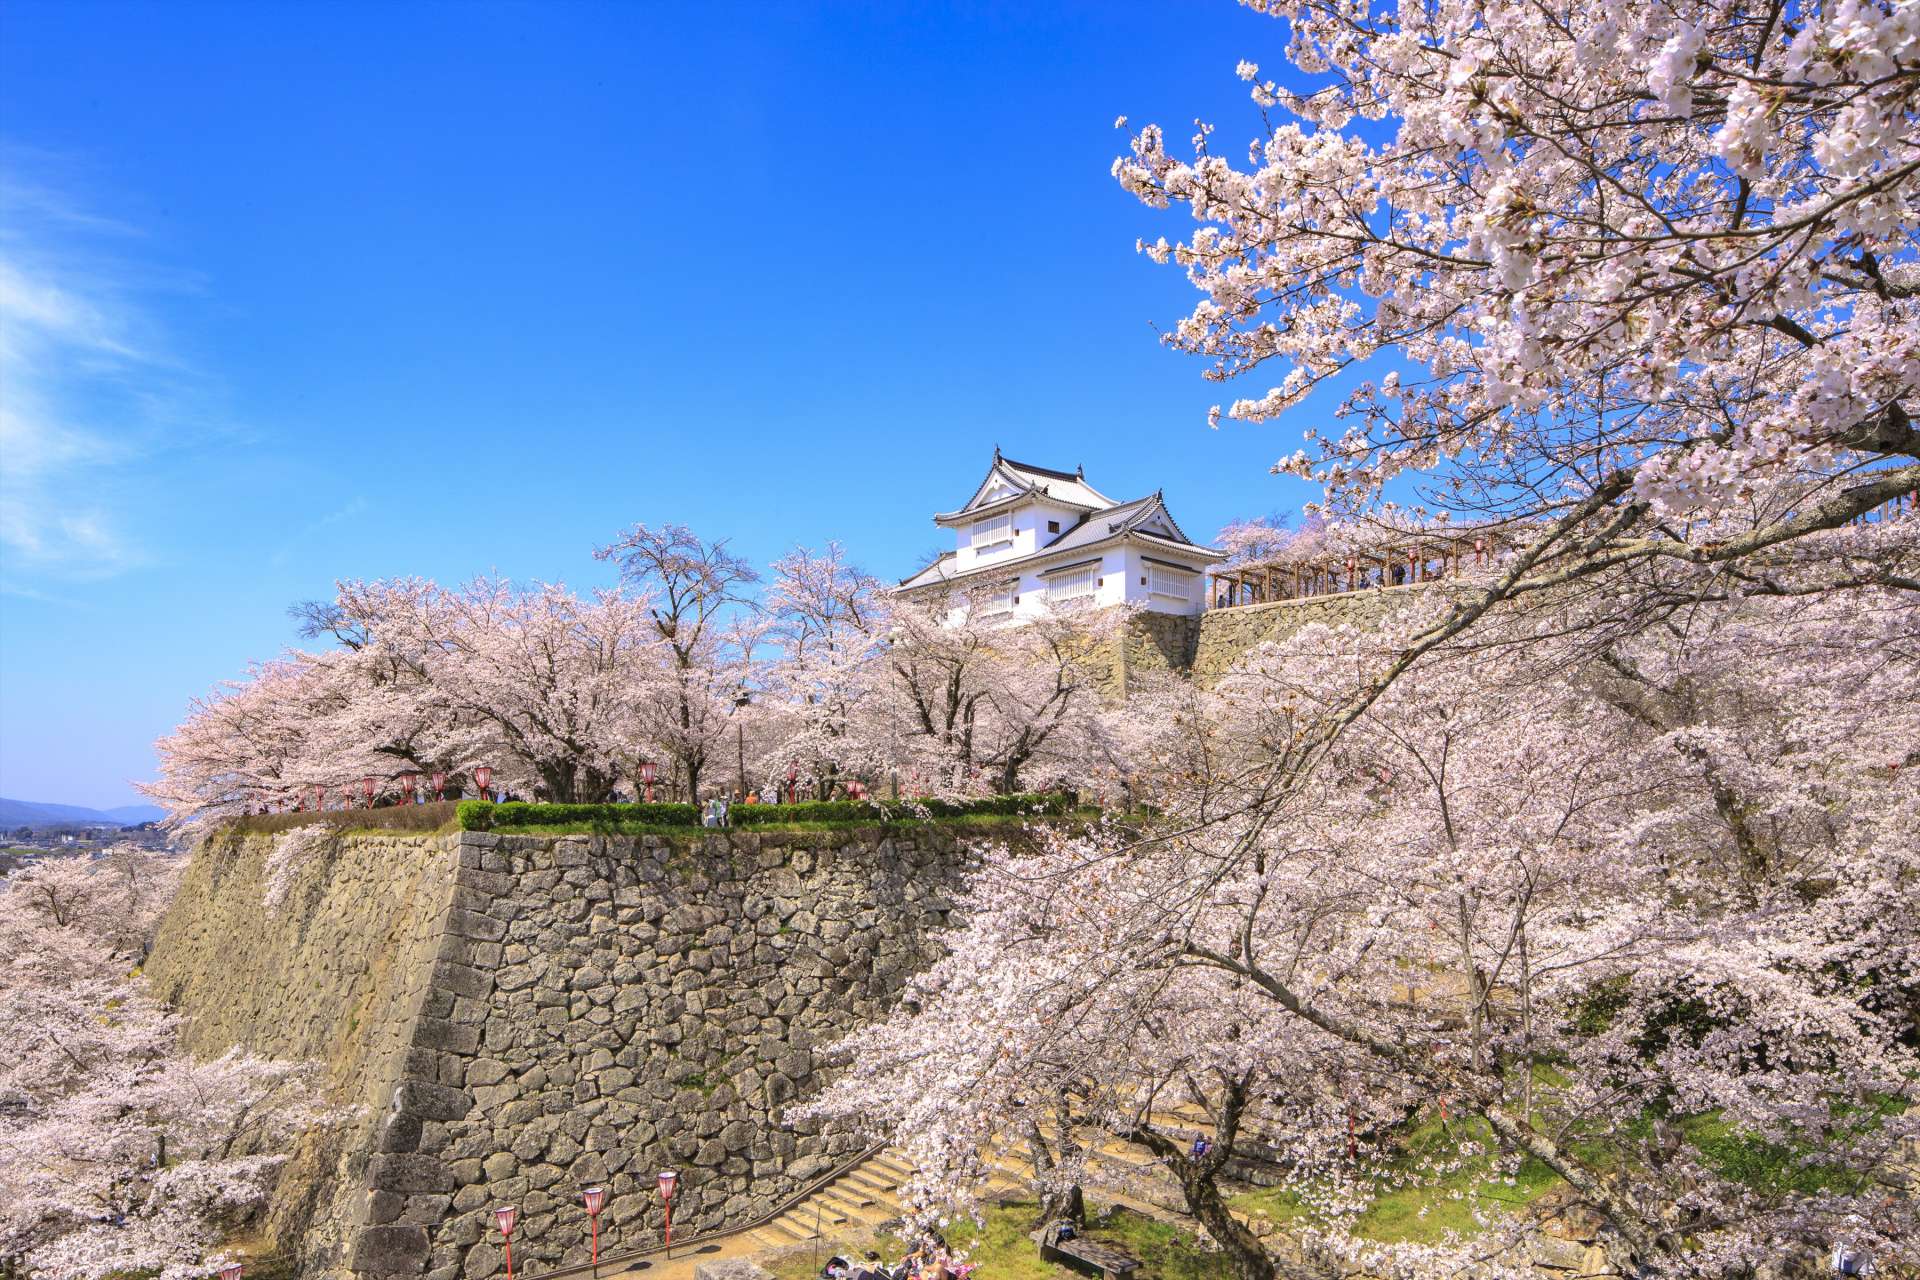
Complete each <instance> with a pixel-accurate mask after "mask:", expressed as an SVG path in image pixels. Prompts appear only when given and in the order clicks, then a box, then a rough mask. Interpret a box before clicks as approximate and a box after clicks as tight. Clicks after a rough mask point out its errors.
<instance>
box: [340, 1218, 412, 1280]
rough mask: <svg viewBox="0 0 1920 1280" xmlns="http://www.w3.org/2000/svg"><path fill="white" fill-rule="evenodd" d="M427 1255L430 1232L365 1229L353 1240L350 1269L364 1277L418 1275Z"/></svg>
mask: <svg viewBox="0 0 1920 1280" xmlns="http://www.w3.org/2000/svg"><path fill="white" fill-rule="evenodd" d="M428 1251H429V1246H428V1244H427V1229H426V1228H425V1227H422V1226H419V1225H418V1224H413V1223H407V1224H394V1225H386V1226H377V1227H365V1228H362V1229H361V1231H360V1234H359V1235H357V1236H355V1237H354V1241H353V1252H352V1254H351V1255H350V1260H349V1262H348V1264H347V1266H348V1269H349V1270H351V1271H355V1272H358V1273H360V1274H363V1275H365V1274H369V1273H370V1274H374V1275H418V1274H419V1273H420V1272H422V1271H424V1270H425V1269H426V1265H427V1254H428Z"/></svg>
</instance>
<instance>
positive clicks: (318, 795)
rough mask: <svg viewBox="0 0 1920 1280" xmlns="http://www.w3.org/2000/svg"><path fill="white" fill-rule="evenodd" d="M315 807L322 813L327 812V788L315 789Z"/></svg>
mask: <svg viewBox="0 0 1920 1280" xmlns="http://www.w3.org/2000/svg"><path fill="white" fill-rule="evenodd" d="M313 807H314V808H315V809H316V810H319V811H322V812H324V811H325V810H326V807H327V789H326V788H325V787H315V788H314V789H313Z"/></svg>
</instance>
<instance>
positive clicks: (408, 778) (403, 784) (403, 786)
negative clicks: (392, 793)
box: [400, 770, 420, 804]
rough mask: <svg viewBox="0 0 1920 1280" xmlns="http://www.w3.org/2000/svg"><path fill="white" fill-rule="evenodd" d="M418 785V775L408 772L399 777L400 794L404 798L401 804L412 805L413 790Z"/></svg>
mask: <svg viewBox="0 0 1920 1280" xmlns="http://www.w3.org/2000/svg"><path fill="white" fill-rule="evenodd" d="M419 785H420V775H419V774H417V773H414V772H412V771H411V770H409V771H408V772H406V773H403V774H401V775H400V794H401V795H403V796H405V797H406V799H405V800H403V801H401V803H402V804H412V803H413V789H414V788H415V787H417V786H419Z"/></svg>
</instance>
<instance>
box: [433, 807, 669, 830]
mask: <svg viewBox="0 0 1920 1280" xmlns="http://www.w3.org/2000/svg"><path fill="white" fill-rule="evenodd" d="M622 823H636V824H639V825H641V826H649V827H697V826H699V825H700V810H699V809H698V808H697V807H695V806H694V805H690V804H531V803H528V802H527V801H524V800H509V801H508V802H507V803H505V804H490V803H488V802H487V801H485V800H463V801H461V802H460V828H461V830H463V831H491V830H492V829H493V828H495V827H589V828H590V827H617V826H619V825H620V824H622Z"/></svg>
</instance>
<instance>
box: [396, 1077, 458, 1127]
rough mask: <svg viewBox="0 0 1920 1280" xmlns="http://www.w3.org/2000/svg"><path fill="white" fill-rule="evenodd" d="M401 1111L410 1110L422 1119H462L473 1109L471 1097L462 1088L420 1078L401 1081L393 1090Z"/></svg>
mask: <svg viewBox="0 0 1920 1280" xmlns="http://www.w3.org/2000/svg"><path fill="white" fill-rule="evenodd" d="M394 1096H395V1098H396V1099H397V1100H398V1105H399V1107H400V1109H401V1110H402V1111H410V1112H412V1113H413V1114H414V1115H417V1116H419V1117H420V1118H421V1119H423V1120H464V1119H466V1116H467V1113H468V1112H469V1111H471V1110H473V1097H472V1096H471V1095H470V1094H468V1093H467V1091H466V1090H464V1089H450V1088H448V1087H447V1086H446V1085H443V1084H427V1083H425V1082H424V1081H420V1080H407V1081H403V1082H402V1083H401V1085H400V1087H399V1088H398V1089H396V1090H395V1091H394Z"/></svg>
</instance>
